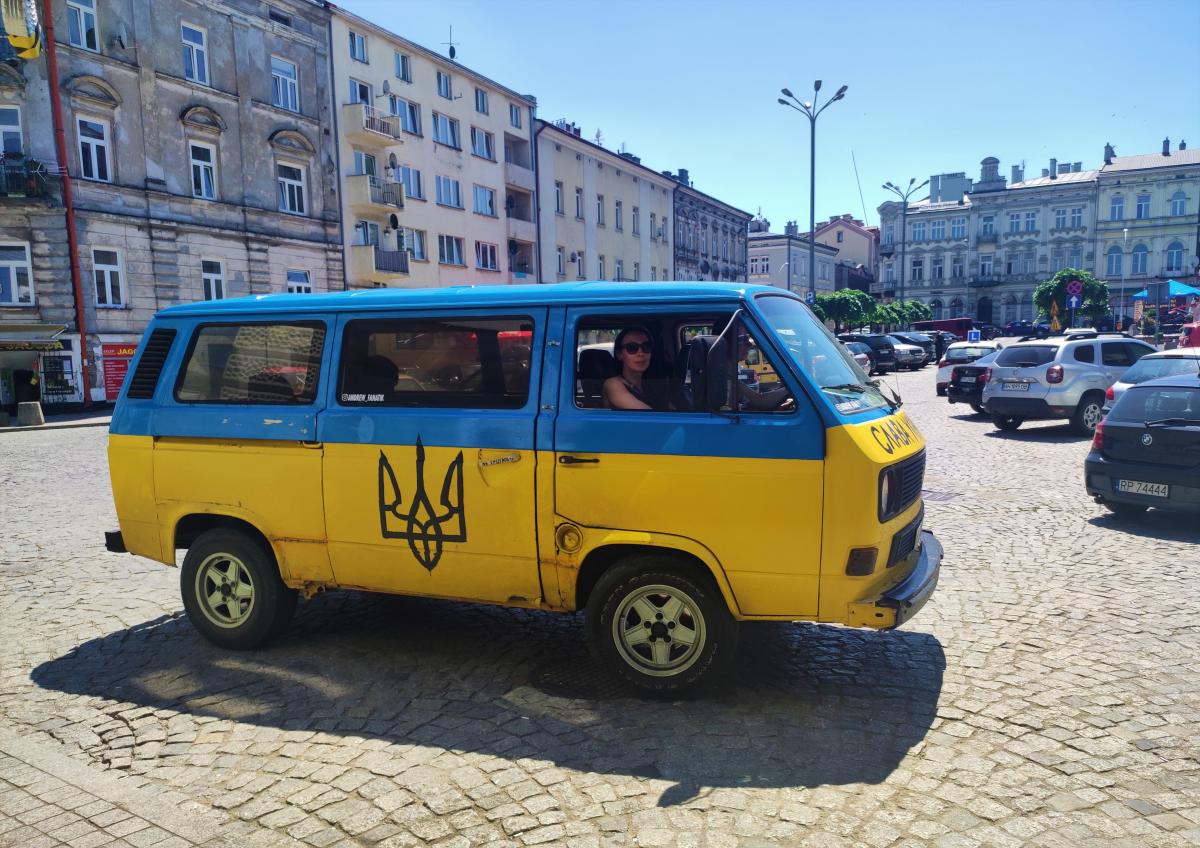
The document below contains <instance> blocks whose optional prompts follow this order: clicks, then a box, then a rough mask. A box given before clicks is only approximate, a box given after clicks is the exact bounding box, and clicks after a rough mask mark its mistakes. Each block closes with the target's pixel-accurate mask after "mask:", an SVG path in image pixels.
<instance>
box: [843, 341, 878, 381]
mask: <svg viewBox="0 0 1200 848" xmlns="http://www.w3.org/2000/svg"><path fill="white" fill-rule="evenodd" d="M842 344H844V345H845V346H846V350H848V351H850V355H851V356H853V357H854V361H855V362H857V363H858V367H859V368H861V369H862V370H864V371H866V372H867V373H868V374H870V373H871V348H869V347H867V346H866V345H865V344H863V343H862V342H842Z"/></svg>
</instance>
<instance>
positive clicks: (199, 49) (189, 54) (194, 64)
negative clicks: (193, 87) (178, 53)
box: [179, 24, 208, 85]
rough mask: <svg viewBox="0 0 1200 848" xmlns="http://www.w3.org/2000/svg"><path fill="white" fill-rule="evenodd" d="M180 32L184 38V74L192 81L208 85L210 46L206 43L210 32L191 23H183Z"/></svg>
mask: <svg viewBox="0 0 1200 848" xmlns="http://www.w3.org/2000/svg"><path fill="white" fill-rule="evenodd" d="M179 33H180V37H181V38H182V39H183V75H184V76H185V77H186V78H188V79H190V80H191V81H192V82H198V83H200V84H201V85H208V47H207V46H206V45H205V40H206V39H207V38H208V33H207V32H206V31H205V30H203V29H201V28H200V27H197V26H192V25H191V24H181V25H180V27H179Z"/></svg>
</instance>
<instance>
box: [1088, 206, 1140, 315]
mask: <svg viewBox="0 0 1200 848" xmlns="http://www.w3.org/2000/svg"><path fill="white" fill-rule="evenodd" d="M1124 233H1125V247H1124V248H1122V251H1121V301H1120V309H1121V316H1120V318H1118V319H1117V320H1118V321H1120V320H1121V319H1123V318H1124V317H1125V254H1127V253H1129V227H1125V228H1124ZM1097 264H1099V263H1097ZM1145 324H1146V320H1145V318H1143V319H1142V326H1143V328H1144V327H1145Z"/></svg>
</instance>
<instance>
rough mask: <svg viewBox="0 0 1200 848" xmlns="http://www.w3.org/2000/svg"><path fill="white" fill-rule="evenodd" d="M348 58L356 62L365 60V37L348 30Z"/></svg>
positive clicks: (364, 61)
mask: <svg viewBox="0 0 1200 848" xmlns="http://www.w3.org/2000/svg"><path fill="white" fill-rule="evenodd" d="M350 58H351V59H353V60H354V61H356V62H363V63H366V61H367V38H366V36H364V35H359V34H358V33H357V32H355V31H354V30H350Z"/></svg>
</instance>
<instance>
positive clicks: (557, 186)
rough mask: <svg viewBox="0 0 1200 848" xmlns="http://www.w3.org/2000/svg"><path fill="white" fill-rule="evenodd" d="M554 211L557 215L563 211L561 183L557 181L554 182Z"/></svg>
mask: <svg viewBox="0 0 1200 848" xmlns="http://www.w3.org/2000/svg"><path fill="white" fill-rule="evenodd" d="M554 211H555V212H557V213H558V214H559V215H561V214H562V213H563V184H562V183H561V182H558V181H555V183H554Z"/></svg>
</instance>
